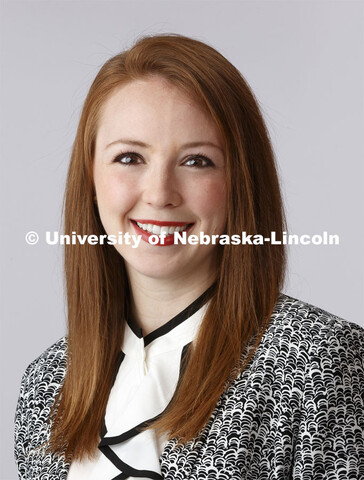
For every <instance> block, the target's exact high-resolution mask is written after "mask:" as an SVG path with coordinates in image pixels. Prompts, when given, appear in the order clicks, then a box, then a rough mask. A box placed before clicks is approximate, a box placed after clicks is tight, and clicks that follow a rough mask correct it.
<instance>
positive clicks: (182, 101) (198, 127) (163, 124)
mask: <svg viewBox="0 0 364 480" xmlns="http://www.w3.org/2000/svg"><path fill="white" fill-rule="evenodd" d="M120 135H122V136H124V135H127V136H135V135H139V136H140V135H142V136H143V138H142V139H141V140H145V141H148V140H149V141H153V140H155V141H160V140H162V139H163V138H164V139H165V138H166V137H167V136H168V138H169V139H170V140H171V139H176V140H177V139H180V140H181V141H185V140H187V139H188V141H191V137H193V139H194V140H196V141H198V140H200V139H201V138H200V137H203V138H204V140H206V141H208V140H210V141H215V142H216V141H217V142H220V143H221V141H220V135H219V132H218V128H217V126H216V124H215V122H214V121H213V120H212V118H211V116H210V115H209V114H208V113H207V111H206V109H205V108H203V107H202V106H201V105H200V103H199V102H197V100H196V99H194V98H193V97H192V96H191V95H188V94H187V93H186V92H185V91H183V90H182V89H181V88H179V87H177V86H175V85H173V84H171V83H170V82H168V81H167V80H165V79H163V78H162V77H152V78H146V79H139V80H133V81H131V82H129V83H127V84H125V85H122V86H120V87H118V88H116V89H115V90H114V91H113V92H112V94H111V95H110V96H109V98H108V99H107V100H106V102H105V103H104V105H103V106H102V108H101V110H100V115H99V121H98V128H97V143H98V144H105V143H106V144H107V143H108V142H112V141H115V139H116V138H118V137H119V136H120Z"/></svg>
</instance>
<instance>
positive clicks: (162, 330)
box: [126, 283, 216, 347]
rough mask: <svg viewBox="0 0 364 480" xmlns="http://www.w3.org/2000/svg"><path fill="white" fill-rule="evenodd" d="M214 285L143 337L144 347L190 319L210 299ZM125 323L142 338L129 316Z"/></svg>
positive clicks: (137, 327)
mask: <svg viewBox="0 0 364 480" xmlns="http://www.w3.org/2000/svg"><path fill="white" fill-rule="evenodd" d="M215 286H216V285H215V283H214V284H212V285H211V286H210V287H209V288H208V289H207V290H205V291H204V292H203V293H202V294H201V295H200V296H199V297H198V298H196V300H194V301H193V302H192V303H191V304H190V305H188V307H186V308H185V309H184V310H182V312H180V313H177V315H175V316H174V317H173V318H172V319H171V320H168V322H167V323H165V324H164V325H162V326H161V327H158V328H156V329H155V330H153V332H150V333H148V335H146V336H145V337H144V346H145V347H146V346H147V345H149V344H150V343H152V342H153V340H155V339H156V338H158V337H161V336H162V335H165V334H166V333H168V332H170V331H171V330H173V329H174V328H175V327H177V326H178V325H180V324H181V323H183V322H184V321H185V320H187V319H188V318H190V317H192V315H193V314H194V313H196V312H197V311H198V310H199V309H200V308H201V307H202V306H203V305H204V304H205V303H206V302H207V301H208V300H209V299H210V298H211V297H212V294H213V291H214V288H215ZM126 321H127V323H128V325H129V327H130V328H131V330H132V331H133V332H134V334H135V335H136V336H137V337H138V338H143V332H142V329H141V328H140V327H139V326H138V325H137V324H136V322H135V321H134V320H133V319H132V318H131V317H130V316H129V317H128V318H127V320H126Z"/></svg>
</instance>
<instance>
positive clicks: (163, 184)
mask: <svg viewBox="0 0 364 480" xmlns="http://www.w3.org/2000/svg"><path fill="white" fill-rule="evenodd" d="M142 199H143V201H144V202H145V203H147V204H149V205H150V206H152V207H154V208H158V209H160V208H165V207H177V206H178V205H180V204H181V201H182V195H181V192H180V188H179V186H178V181H177V178H176V172H174V171H173V168H168V167H166V166H161V165H154V166H153V167H152V166H151V167H150V169H148V172H147V173H146V175H145V178H144V183H143V194H142Z"/></svg>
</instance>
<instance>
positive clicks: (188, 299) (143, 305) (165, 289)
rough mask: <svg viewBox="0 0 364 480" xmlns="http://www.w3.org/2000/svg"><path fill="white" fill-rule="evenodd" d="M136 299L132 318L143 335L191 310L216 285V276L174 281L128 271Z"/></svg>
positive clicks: (133, 302) (133, 304) (133, 303)
mask: <svg viewBox="0 0 364 480" xmlns="http://www.w3.org/2000/svg"><path fill="white" fill-rule="evenodd" d="M128 277H129V283H130V288H131V296H132V315H133V319H134V321H135V322H136V323H137V324H138V326H139V327H140V328H141V329H142V331H143V336H145V335H148V334H149V333H150V332H153V331H154V330H155V329H157V328H159V327H161V326H162V325H164V324H165V323H167V322H168V321H169V320H170V319H171V318H173V317H174V316H175V315H177V314H178V313H179V312H181V311H182V310H183V309H184V308H186V307H188V305H190V304H191V303H192V302H193V301H194V300H196V298H198V297H199V296H200V295H202V293H203V292H204V291H206V290H207V289H208V288H209V287H210V286H211V285H212V283H213V282H214V280H215V278H214V277H211V276H209V277H206V278H205V279H201V278H196V279H195V281H194V280H193V279H189V280H188V281H186V279H183V278H182V279H180V281H174V282H171V281H170V280H163V279H155V278H149V277H145V276H142V275H138V274H137V273H136V272H130V271H129V272H128Z"/></svg>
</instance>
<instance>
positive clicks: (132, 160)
mask: <svg viewBox="0 0 364 480" xmlns="http://www.w3.org/2000/svg"><path fill="white" fill-rule="evenodd" d="M114 162H117V163H121V164H122V165H127V166H128V165H138V164H140V163H142V159H141V158H140V156H139V155H138V154H137V153H135V152H125V153H120V155H118V156H117V157H115V158H114Z"/></svg>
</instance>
